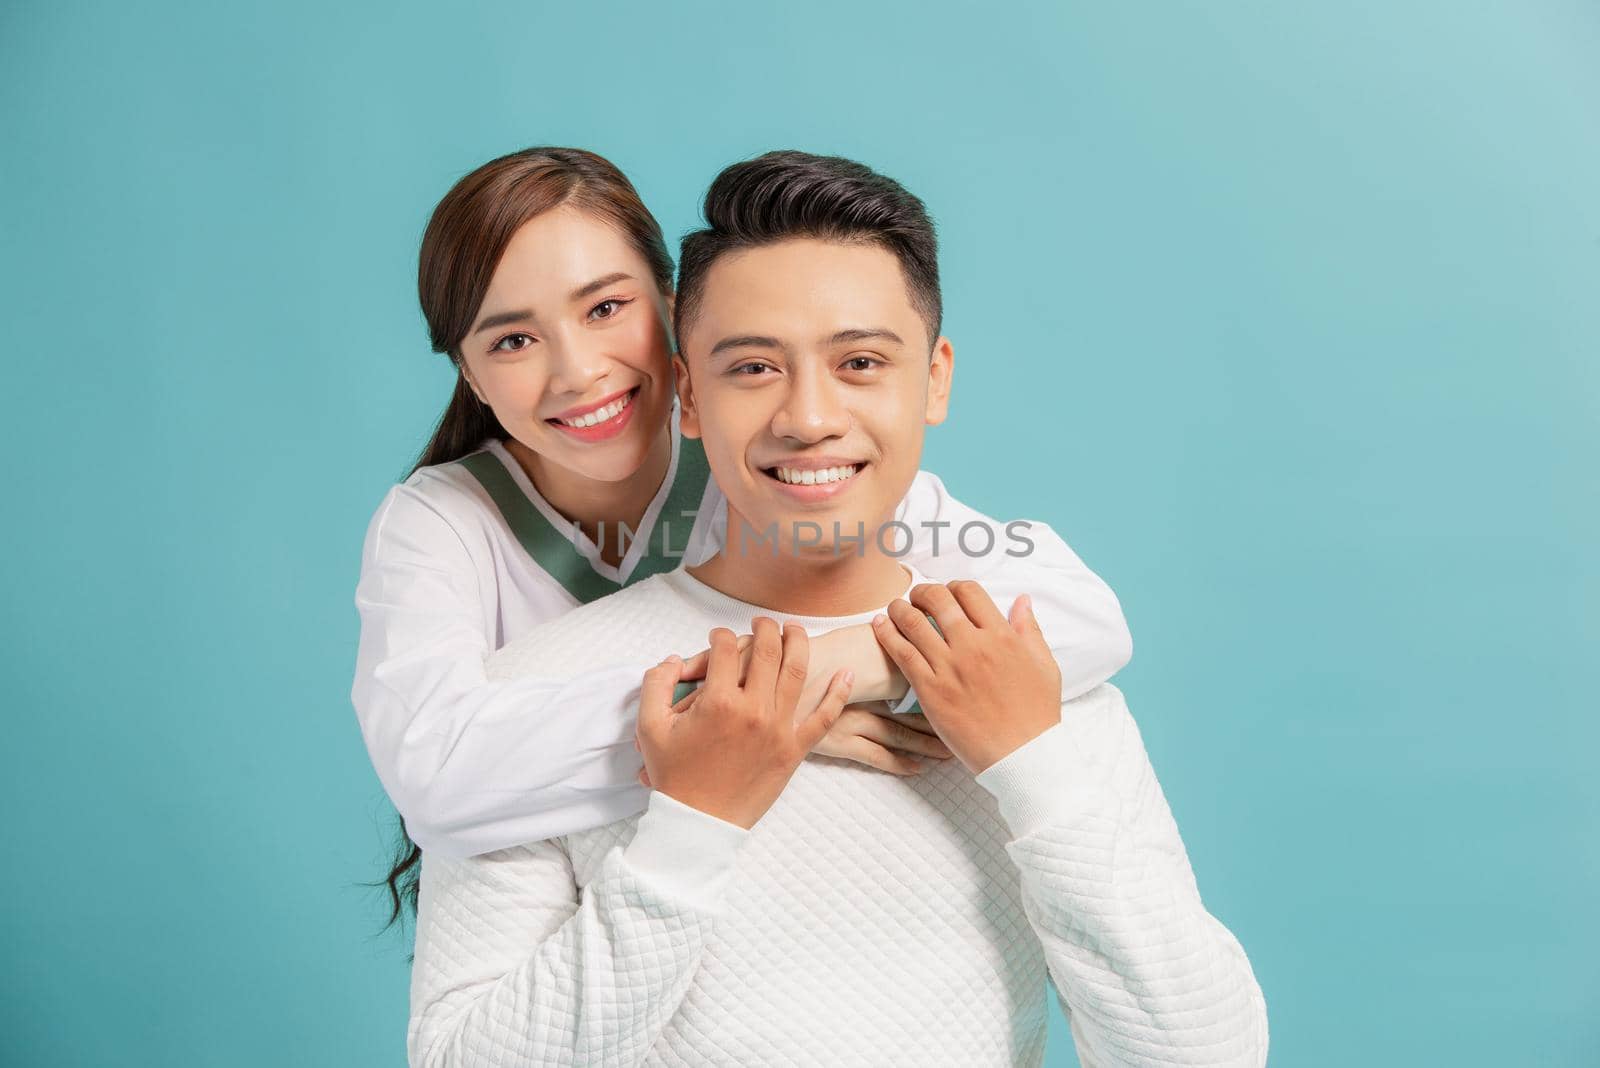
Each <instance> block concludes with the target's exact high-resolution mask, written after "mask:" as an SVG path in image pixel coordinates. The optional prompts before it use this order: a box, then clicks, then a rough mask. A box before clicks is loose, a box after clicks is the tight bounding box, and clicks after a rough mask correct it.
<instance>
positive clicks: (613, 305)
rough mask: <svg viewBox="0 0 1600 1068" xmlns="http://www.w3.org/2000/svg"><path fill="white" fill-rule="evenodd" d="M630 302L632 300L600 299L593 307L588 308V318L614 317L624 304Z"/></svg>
mask: <svg viewBox="0 0 1600 1068" xmlns="http://www.w3.org/2000/svg"><path fill="white" fill-rule="evenodd" d="M631 303H632V301H626V300H602V301H601V302H600V303H599V304H596V305H595V306H594V307H592V308H590V309H589V318H591V319H611V318H614V317H615V316H616V314H617V313H618V312H619V311H621V310H622V308H623V306H624V305H626V304H631ZM606 309H609V310H606Z"/></svg>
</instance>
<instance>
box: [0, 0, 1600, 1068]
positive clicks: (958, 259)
mask: <svg viewBox="0 0 1600 1068" xmlns="http://www.w3.org/2000/svg"><path fill="white" fill-rule="evenodd" d="M766 7H767V5H734V4H728V5H725V6H706V5H700V4H694V3H687V4H685V3H679V4H670V5H668V4H651V5H636V6H624V7H603V8H602V7H593V8H591V7H590V6H589V5H578V4H572V5H568V6H564V7H558V6H553V5H516V4H476V5H444V4H439V5H421V4H415V3H398V4H397V3H386V4H376V3H373V4H345V5H336V6H333V7H329V6H326V5H322V4H310V3H305V2H289V3H279V4H274V5H271V6H266V5H262V6H259V7H258V6H236V5H201V4H177V3H160V2H158V3H151V4H143V5H128V4H110V3H93V4H91V3H62V4H45V3H37V2H34V3H11V4H7V5H6V6H5V8H4V10H3V11H0V99H3V106H0V145H3V148H0V160H3V162H0V210H3V212H4V220H5V222H4V227H3V229H4V237H3V248H4V257H3V268H0V270H3V274H0V294H3V300H4V302H5V303H4V307H5V317H4V321H5V327H6V335H7V337H6V340H7V343H8V344H7V348H8V356H7V358H6V361H5V365H4V372H3V377H0V383H3V386H4V393H5V397H6V404H5V412H6V414H7V417H8V424H9V425H8V427H7V429H8V432H9V440H10V441H11V442H12V446H11V447H12V450H13V451H12V457H13V460H12V462H11V463H10V464H9V465H8V470H7V477H6V481H7V486H6V490H5V501H6V505H5V523H4V534H3V537H4V548H5V555H6V559H7V564H6V567H5V568H4V572H3V579H0V581H3V583H4V600H3V603H4V617H3V618H4V629H3V632H0V639H3V640H0V664H3V675H0V692H3V693H4V694H5V697H4V699H3V701H4V708H5V743H4V746H3V749H4V752H5V754H6V757H5V774H4V776H0V811H3V812H4V813H5V818H4V820H3V821H0V827H3V831H0V833H3V835H4V837H3V840H0V841H3V847H4V853H5V857H4V861H3V863H0V893H3V905H4V907H3V908H0V958H3V960H4V966H3V969H4V988H3V996H0V1061H3V1062H4V1063H6V1064H18V1065H23V1064H26V1065H95V1066H104V1065H123V1064H130V1065H191V1064H192V1065H229V1066H237V1068H245V1066H254V1065H284V1064H297V1065H300V1064H303V1065H340V1066H348V1065H389V1064H400V1063H403V1060H404V1029H405V1022H406V997H407V982H408V968H407V964H406V955H407V953H408V951H409V944H408V941H407V939H404V938H401V937H398V936H396V935H394V934H393V933H391V934H389V935H379V934H378V933H377V928H378V924H379V920H380V913H381V909H380V902H379V900H378V898H377V897H376V896H375V895H373V894H371V893H369V892H367V891H365V890H363V889H362V888H361V887H360V886H359V885H358V884H359V882H360V881H362V880H366V879H371V878H375V877H376V876H377V875H378V873H379V872H380V869H381V868H382V866H383V864H384V861H385V858H386V849H387V842H388V831H389V826H390V815H389V812H390V810H389V809H388V806H387V803H386V802H385V800H384V798H383V795H382V791H381V789H380V787H379V785H378V783H377V780H376V777H375V776H374V774H373V772H372V770H371V768H370V765H369V764H368V762H367V758H366V753H365V750H364V749H363V747H362V744H361V740H360V736H359V734H358V731H357V728H356V722H355V718H354V714H353V712H352V710H351V707H350V702H349V686H350V680H351V673H352V669H353V663H354V655H355V647H356V636H357V617H356V613H355V609H354V606H353V603H352V599H353V592H354V587H355V582H356V575H357V566H358V561H359V553H360V546H361V538H362V534H363V531H364V529H365V524H366V521H367V518H368V517H369V515H370V514H371V511H372V509H373V508H374V507H375V506H376V505H377V503H378V500H379V498H380V497H381V496H382V494H383V491H384V490H385V488H386V487H387V486H388V485H389V483H390V482H391V481H393V480H395V479H397V478H399V477H400V476H401V475H403V473H404V472H405V470H406V469H407V468H408V466H409V463H410V461H411V460H412V459H413V458H414V456H415V455H416V453H417V451H418V450H419V448H420V447H421V445H422V444H423V442H424V441H425V439H426V436H427V434H428V432H429V430H430V429H431V426H432V422H433V420H434V419H435V418H436V417H437V415H438V413H439V411H440V410H441V407H442V404H443V401H444V398H445V396H446V391H447V388H448V385H449V381H450V379H449V374H448V368H447V365H446V363H445V361H444V359H443V358H442V357H437V356H434V355H432V354H430V353H429V352H428V348H427V344H426V340H425V335H424V330H423V326H422V321H421V316H420V313H419V312H418V309H417V307H416V298H415V290H414V285H415V282H414V271H415V257H416V251H417V242H418V239H419V237H420V234H421V230H422V226H423V224H424V222H425V221H426V218H427V215H428V213H429V211H430V210H431V209H432V206H433V204H434V203H435V201H436V200H437V199H438V197H439V196H441V195H442V194H443V193H444V191H445V190H446V189H447V188H448V187H449V185H450V183H451V182H453V181H454V180H455V178H457V177H458V176H459V175H461V174H463V173H464V172H466V171H467V170H469V169H470V168H472V167H473V166H475V165H477V164H478V163H480V162H483V161H484V160H486V159H488V158H490V157H491V156H495V155H499V154H501V153H503V152H506V151H510V150H512V149H515V148H519V147H523V146H525V145H528V144H534V143H556V144H577V145H582V146H585V147H589V148H593V149H595V150H597V151H600V152H602V153H604V154H606V155H608V156H610V157H611V158H612V159H614V160H615V161H616V162H617V163H618V164H619V165H620V166H622V167H623V168H624V169H625V170H626V171H627V172H628V173H629V174H630V175H631V176H632V177H633V179H634V180H635V182H636V183H637V185H638V186H639V188H640V189H641V191H642V192H643V194H644V196H645V198H646V200H647V202H648V203H649V204H650V205H651V206H652V208H653V209H654V210H655V211H656V212H657V214H658V216H659V218H660V219H661V221H662V223H663V225H664V227H665V229H666V230H667V232H668V234H669V236H670V237H672V238H673V239H674V240H675V239H676V237H677V236H679V235H680V234H681V233H682V232H683V231H684V230H685V229H687V228H689V227H690V226H691V225H692V224H694V222H695V221H696V212H697V207H698V197H699V195H700V193H701V192H702V191H703V189H704V187H705V185H706V183H707V182H708V181H709V180H710V178H711V177H712V175H713V174H714V173H715V172H716V171H717V170H718V169H719V168H720V167H722V166H723V165H725V164H727V163H729V162H732V161H734V160H736V159H739V158H742V157H746V156H749V155H753V154H755V153H757V152H760V151H763V150H766V149H769V148H774V147H800V148H806V149H810V150H813V151H827V152H837V153H841V154H845V155H849V156H853V157H857V158H860V159H862V160H864V161H866V162H868V163H870V164H872V165H873V166H875V167H877V168H879V169H881V170H883V171H885V172H886V173H889V174H891V175H894V176H896V177H898V178H899V179H901V180H902V181H903V182H905V184H906V185H908V186H909V187H910V188H911V189H912V190H914V191H915V192H917V193H919V194H920V195H921V196H923V197H924V199H925V200H926V201H927V202H928V204H929V205H930V207H931V209H932V210H933V212H934V214H935V216H936V217H937V219H938V222H939V224H940V226H941V235H942V242H943V246H942V247H943V266H944V272H945V282H946V301H947V306H948V320H947V333H948V334H949V336H950V337H951V338H952V339H953V341H954V343H955V350H956V367H957V374H956V378H955V393H954V402H953V407H952V416H951V421H950V422H949V423H948V424H946V426H945V427H943V428H941V429H939V430H937V431H935V432H933V434H932V435H931V437H930V446H929V449H928V454H927V456H926V459H925V466H927V467H929V468H930V469H932V470H935V471H937V472H938V473H939V474H940V475H941V476H942V477H943V478H944V479H945V480H946V482H947V483H948V484H949V485H950V486H951V487H952V488H953V489H954V491H955V492H956V493H957V494H958V495H960V496H961V497H962V498H963V499H965V500H966V501H968V502H969V503H971V504H973V505H974V506H976V507H979V508H981V509H983V510H985V511H987V512H989V513H990V514H994V515H998V516H1008V517H1014V516H1019V515H1025V516H1029V517H1032V518H1037V519H1043V520H1046V521H1049V522H1050V523H1052V524H1054V525H1055V526H1056V528H1057V529H1058V530H1059V531H1060V532H1061V533H1062V535H1063V536H1064V537H1066V539H1067V540H1068V541H1069V543H1071V544H1072V545H1073V546H1074V547H1075V548H1076V549H1077V550H1078V551H1079V553H1080V554H1081V555H1082V556H1083V557H1084V559H1085V560H1086V561H1087V562H1088V563H1089V564H1090V565H1091V566H1092V567H1094V568H1095V569H1096V570H1097V571H1098V572H1099V573H1100V574H1102V575H1103V576H1104V577H1105V578H1106V579H1107V580H1108V581H1109V582H1110V583H1111V584H1112V586H1113V587H1114V588H1115V589H1116V590H1117V592H1118V593H1119V594H1120V596H1121V598H1122V601H1123V605H1124V608H1125V609H1126V612H1127V615H1128V618H1129V620H1130V622H1131V626H1132V630H1133V634H1134V641H1135V647H1136V648H1135V655H1134V661H1133V663H1132V665H1131V666H1130V667H1129V668H1128V669H1127V670H1126V671H1125V672H1123V673H1122V675H1121V676H1119V680H1118V681H1119V683H1120V684H1121V685H1122V687H1123V688H1124V690H1125V691H1126V692H1127V693H1128V695H1129V699H1130V702H1131V704H1132V707H1133V709H1134V711H1135V714H1136V715H1137V716H1138V717H1139V719H1140V722H1141V724H1142V727H1143V730H1144V733H1145V737H1146V741H1147V745H1148V748H1149V750H1150V753H1151V756H1152V759H1153V761H1154V763H1155V766H1156V768H1157V769H1158V771H1159V773H1160V775H1161V778H1162V781H1163V784H1164V787H1165V789H1166V792H1167V795H1168V798H1169V800H1170V802H1171V804H1172V807H1173V810H1174V812H1175V814H1176V816H1177V818H1178V821H1179V824H1180V826H1181V828H1182V830H1183V833H1184V837H1185V840H1186V843H1187V845H1188V848H1189V851H1190V854H1191V857H1192V858H1193V863H1194V867H1195V870H1196V873H1197V875H1198V878H1199V881H1200V886H1201V890H1202V892H1203V894H1204V896H1205V899H1206V902H1207V904H1208V906H1209V907H1210V909H1211V910H1212V911H1213V912H1214V913H1215V914H1216V915H1217V916H1218V917H1220V918H1221V919H1222V920H1223V921H1224V922H1225V923H1226V924H1228V926H1229V927H1230V928H1231V929H1232V930H1233V931H1234V932H1235V933H1236V934H1237V935H1238V937H1239V938H1240V940H1241V941H1242V942H1243V944H1244V946H1245V947H1246V949H1247V950H1248V952H1249V954H1250V957H1251V960H1252V962H1253V964H1254V967H1255V970H1256V973H1257V975H1258V977H1259V979H1260V981H1261V984H1262V987H1263V989H1264V991H1265V994H1266V997H1267V1001H1268V1006H1269V1012H1270V1020H1271V1028H1272V1049H1273V1054H1272V1063H1273V1064H1275V1065H1285V1066H1300V1065H1349V1064H1384V1065H1420V1064H1439V1065H1521V1064H1530V1065H1531V1064H1540V1065H1546V1064H1548V1065H1593V1064H1596V1063H1600V963H1597V959H1596V950H1597V948H1600V921H1597V918H1596V910H1595V908H1594V903H1595V901H1596V900H1600V841H1597V833H1596V826H1597V822H1600V788H1597V785H1596V782H1597V778H1600V777H1597V776H1596V775H1595V772H1594V768H1593V765H1594V763H1595V758H1596V754H1597V753H1600V728H1597V725H1596V719H1597V717H1596V712H1597V710H1600V703H1597V702H1596V700H1595V697H1594V693H1595V687H1596V683H1597V681H1600V680H1597V677H1596V676H1597V667H1596V665H1597V661H1600V657H1597V656H1596V651H1597V640H1600V612H1597V607H1596V606H1597V604H1600V568H1597V564H1596V558H1595V553H1594V550H1595V548H1596V546H1597V545H1600V492H1597V491H1600V485H1597V479H1596V459H1597V455H1600V430H1597V427H1600V418H1597V417H1600V295H1597V283H1600V62H1597V57H1600V10H1597V7H1596V5H1594V4H1592V3H1576V2H1566V3H1561V2H1534V0H1521V2H1517V3H1510V2H1505V3H1498V4H1496V3H1485V4H1456V3H1445V2H1442V0H1440V2H1433V3H1422V2H1414V0H1351V2H1346V3H1340V4H1308V3H1291V4H1284V3H1280V2H1266V0H1255V2H1234V3H1223V4H1216V3H1199V2H1175V3H1163V4H1154V3H1132V2H1128V3H1109V2H1108V3H1102V4H1088V3H1071V4H1045V3H1031V4H1008V5H1002V6H997V7H990V8H986V9H984V10H982V11H979V10H977V9H976V7H975V6H974V7H968V6H966V5H932V6H930V5H928V4H925V3H895V4H864V3H860V2H855V3H834V2H831V0H814V2H810V3H807V4H804V5H789V6H786V7H785V8H783V9H781V10H765V8H766ZM758 8H759V9H761V10H758ZM1053 1026H1054V1030H1053V1032H1052V1042H1051V1051H1050V1063H1051V1064H1052V1065H1063V1064H1070V1063H1072V1062H1073V1061H1072V1054H1071V1052H1070V1041H1069V1039H1068V1038H1067V1036H1066V1034H1065V1030H1064V1027H1063V1026H1062V1025H1061V1021H1060V1020H1059V1018H1057V1019H1056V1021H1055V1024H1054V1025H1053Z"/></svg>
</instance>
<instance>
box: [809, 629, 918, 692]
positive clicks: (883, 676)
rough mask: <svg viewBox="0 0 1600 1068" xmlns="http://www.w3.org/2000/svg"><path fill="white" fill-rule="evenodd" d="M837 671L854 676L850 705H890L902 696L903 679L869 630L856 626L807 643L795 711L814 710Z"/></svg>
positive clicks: (904, 689) (820, 635) (831, 631)
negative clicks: (803, 680) (807, 656)
mask: <svg viewBox="0 0 1600 1068" xmlns="http://www.w3.org/2000/svg"><path fill="white" fill-rule="evenodd" d="M841 668H849V669H850V670H851V671H854V672H855V673H856V680H855V685H853V686H852V687H851V688H850V703H851V704H860V703H862V702H866V701H889V702H894V701H898V700H899V699H900V698H902V697H904V696H905V694H906V689H907V688H908V684H907V683H906V677H905V676H904V675H902V674H901V673H900V669H899V668H897V667H896V666H895V663H894V661H893V660H891V659H890V658H889V654H887V653H885V652H884V651H883V646H882V645H880V644H878V639H877V637H876V636H875V635H874V634H873V633H872V626H871V625H870V624H867V623H857V624H854V625H852V626H848V627H839V628H837V629H835V630H830V631H828V632H827V633H826V634H819V635H818V636H817V637H815V638H812V639H811V659H810V662H809V668H808V670H807V672H806V683H805V686H804V687H802V689H801V691H800V701H799V703H798V705H797V707H796V711H797V712H799V713H800V714H802V715H803V714H805V713H806V712H809V711H810V710H811V709H813V708H815V707H816V706H817V704H818V703H819V702H820V701H821V700H822V695H823V693H824V692H825V691H826V690H827V688H828V680H829V679H831V678H832V677H833V674H834V672H836V671H839V670H840V669H841Z"/></svg>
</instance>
